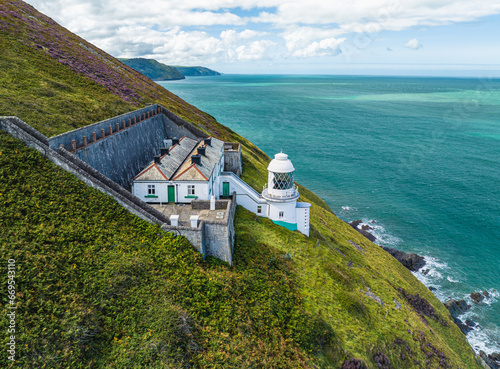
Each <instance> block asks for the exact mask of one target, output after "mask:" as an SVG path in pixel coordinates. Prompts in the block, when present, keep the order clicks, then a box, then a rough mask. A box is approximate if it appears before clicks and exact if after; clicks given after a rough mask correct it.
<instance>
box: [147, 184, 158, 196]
mask: <svg viewBox="0 0 500 369" xmlns="http://www.w3.org/2000/svg"><path fill="white" fill-rule="evenodd" d="M155 192H156V190H155V185H148V195H154V194H155Z"/></svg>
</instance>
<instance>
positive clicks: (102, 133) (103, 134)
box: [101, 128, 106, 139]
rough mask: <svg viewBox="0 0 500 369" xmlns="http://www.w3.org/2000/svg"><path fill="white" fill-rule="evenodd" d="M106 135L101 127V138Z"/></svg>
mask: <svg viewBox="0 0 500 369" xmlns="http://www.w3.org/2000/svg"><path fill="white" fill-rule="evenodd" d="M104 137H106V131H105V130H104V128H101V139H102V138H104Z"/></svg>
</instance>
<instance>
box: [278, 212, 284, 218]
mask: <svg viewBox="0 0 500 369" xmlns="http://www.w3.org/2000/svg"><path fill="white" fill-rule="evenodd" d="M278 216H279V218H280V219H283V218H284V217H285V212H284V211H280V212H279V215H278Z"/></svg>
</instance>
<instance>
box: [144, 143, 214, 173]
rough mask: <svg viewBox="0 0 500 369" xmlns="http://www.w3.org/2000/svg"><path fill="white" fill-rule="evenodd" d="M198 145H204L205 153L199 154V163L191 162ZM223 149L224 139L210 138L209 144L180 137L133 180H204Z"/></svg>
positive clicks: (211, 170)
mask: <svg viewBox="0 0 500 369" xmlns="http://www.w3.org/2000/svg"><path fill="white" fill-rule="evenodd" d="M198 147H205V155H201V165H200V164H193V163H192V162H191V155H195V154H197V153H198V150H197V149H198ZM223 150H224V141H221V140H218V139H216V138H212V139H211V145H206V144H205V143H204V140H201V141H197V140H195V139H192V138H190V137H186V136H184V137H182V138H181V139H180V140H179V143H178V144H176V145H173V146H172V147H170V149H169V153H168V155H167V154H165V155H163V156H162V157H161V159H160V162H159V163H155V162H154V161H152V162H151V163H149V164H148V166H147V167H146V168H145V169H144V170H143V171H142V172H141V173H139V174H138V175H137V176H136V177H135V178H134V180H145V181H148V180H205V181H208V180H209V178H210V176H211V175H212V172H213V170H214V168H215V166H216V165H217V163H219V162H220V159H221V157H222V154H223Z"/></svg>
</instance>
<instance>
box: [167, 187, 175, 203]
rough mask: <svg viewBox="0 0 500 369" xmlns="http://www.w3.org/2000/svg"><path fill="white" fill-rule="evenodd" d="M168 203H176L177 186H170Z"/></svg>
mask: <svg viewBox="0 0 500 369" xmlns="http://www.w3.org/2000/svg"><path fill="white" fill-rule="evenodd" d="M168 202H175V186H168Z"/></svg>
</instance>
